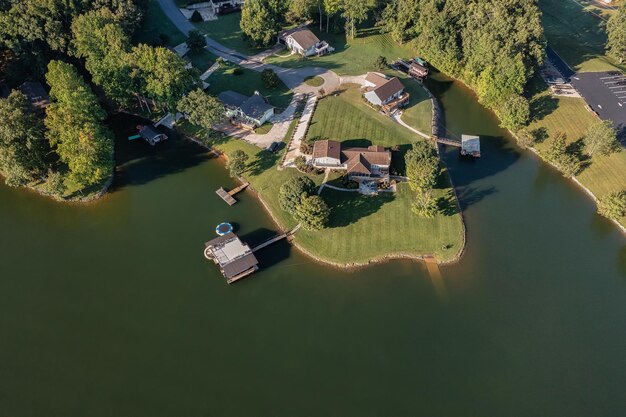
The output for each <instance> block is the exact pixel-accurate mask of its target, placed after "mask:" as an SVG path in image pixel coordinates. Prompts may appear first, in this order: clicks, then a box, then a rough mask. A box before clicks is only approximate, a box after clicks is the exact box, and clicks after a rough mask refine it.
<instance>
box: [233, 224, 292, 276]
mask: <svg viewBox="0 0 626 417" xmlns="http://www.w3.org/2000/svg"><path fill="white" fill-rule="evenodd" d="M278 234H280V232H277V231H276V230H270V229H267V228H264V227H261V228H259V229H256V230H254V231H252V232H249V233H246V234H245V235H241V236H240V238H241V240H242V241H243V242H244V243H247V244H248V245H249V246H250V248H255V247H256V246H258V245H260V244H261V243H263V242H266V241H268V240H270V239H272V238H273V237H275V236H277V235H278ZM254 254H255V256H256V258H257V260H258V261H259V267H260V268H262V269H264V268H270V267H271V266H273V265H275V264H277V263H279V262H281V261H284V260H285V259H287V258H289V256H290V254H291V245H290V244H289V242H288V241H287V239H283V240H280V241H278V242H275V243H272V244H271V245H269V246H266V247H265V248H263V249H261V250H259V251H258V252H255V253H254Z"/></svg>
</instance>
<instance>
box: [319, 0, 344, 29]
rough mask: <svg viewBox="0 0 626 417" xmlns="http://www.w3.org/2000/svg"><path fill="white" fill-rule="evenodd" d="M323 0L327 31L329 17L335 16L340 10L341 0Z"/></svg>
mask: <svg viewBox="0 0 626 417" xmlns="http://www.w3.org/2000/svg"><path fill="white" fill-rule="evenodd" d="M323 1H324V12H325V13H326V33H328V28H329V26H330V18H331V17H333V16H335V15H336V14H337V13H339V11H340V10H341V2H342V1H343V0H323ZM320 20H321V19H320ZM320 24H321V23H320Z"/></svg>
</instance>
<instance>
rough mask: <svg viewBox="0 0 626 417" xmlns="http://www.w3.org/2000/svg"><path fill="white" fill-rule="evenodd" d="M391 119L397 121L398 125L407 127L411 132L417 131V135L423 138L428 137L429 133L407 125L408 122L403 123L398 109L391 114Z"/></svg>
mask: <svg viewBox="0 0 626 417" xmlns="http://www.w3.org/2000/svg"><path fill="white" fill-rule="evenodd" d="M391 119H392V120H394V121H395V122H396V123H398V124H399V125H401V126H403V127H406V128H407V129H409V130H410V131H411V132H414V133H417V134H418V135H420V136H421V137H423V138H426V139H430V135H427V134H426V133H424V132H420V131H419V130H417V129H415V128H413V127H411V126H409V125H408V124H406V123H404V121H403V120H402V112H400V111H396V112H394V113H393V114H392V115H391Z"/></svg>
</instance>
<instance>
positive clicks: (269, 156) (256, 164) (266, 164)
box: [246, 150, 280, 176]
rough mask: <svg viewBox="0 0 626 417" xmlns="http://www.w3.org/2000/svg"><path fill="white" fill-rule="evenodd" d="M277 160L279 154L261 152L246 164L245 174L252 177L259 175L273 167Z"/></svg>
mask: <svg viewBox="0 0 626 417" xmlns="http://www.w3.org/2000/svg"><path fill="white" fill-rule="evenodd" d="M279 158H280V154H277V153H271V152H269V151H266V150H261V151H259V152H258V153H257V154H256V155H255V158H254V160H253V161H252V162H250V163H249V164H248V167H247V170H246V172H247V173H249V174H250V175H253V176H257V175H261V174H262V173H263V172H265V171H267V170H268V169H270V168H272V167H275V166H276V164H277V162H278V159H279Z"/></svg>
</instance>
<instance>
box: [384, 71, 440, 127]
mask: <svg viewBox="0 0 626 417" xmlns="http://www.w3.org/2000/svg"><path fill="white" fill-rule="evenodd" d="M390 75H394V76H396V77H398V78H400V79H401V80H402V82H403V84H404V87H405V88H406V91H407V92H408V93H409V94H410V95H411V99H410V100H409V105H408V106H407V107H406V108H405V109H404V110H403V112H402V121H403V122H404V123H406V124H408V125H409V126H411V127H413V128H414V129H417V130H419V131H420V132H423V133H426V134H427V135H430V134H431V133H432V123H433V106H432V103H431V102H430V97H429V96H428V93H426V91H425V90H424V88H422V86H421V85H420V84H419V83H417V82H416V81H414V80H413V79H411V78H410V77H408V76H406V75H404V74H401V73H399V72H397V71H396V72H395V73H393V74H392V73H390Z"/></svg>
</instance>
